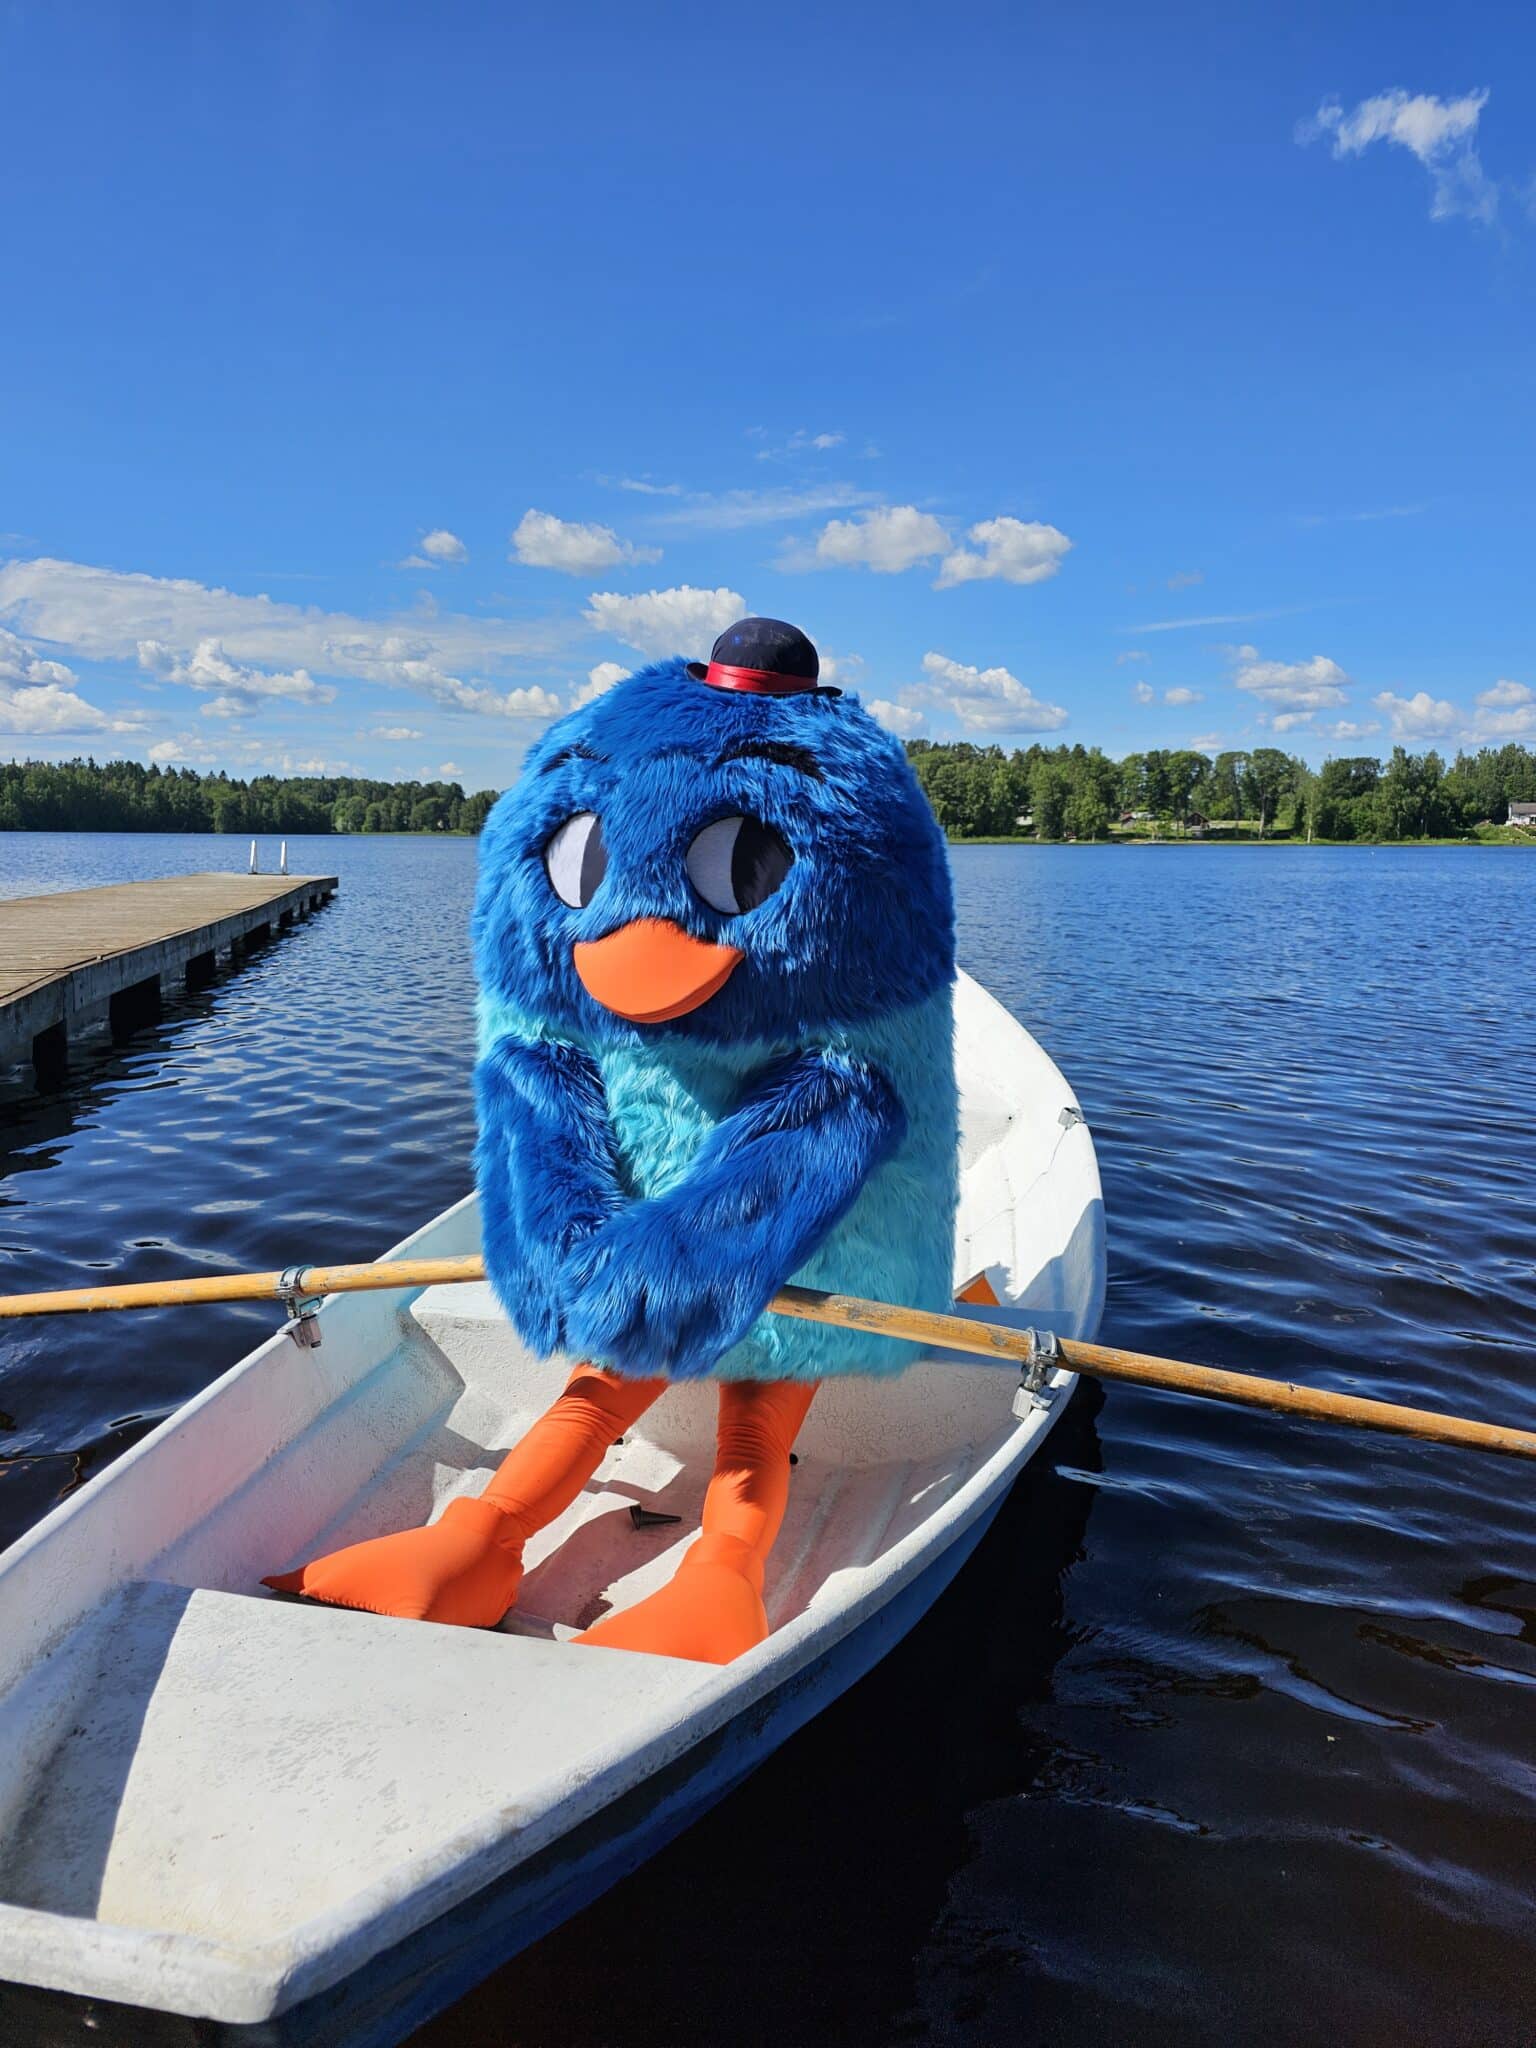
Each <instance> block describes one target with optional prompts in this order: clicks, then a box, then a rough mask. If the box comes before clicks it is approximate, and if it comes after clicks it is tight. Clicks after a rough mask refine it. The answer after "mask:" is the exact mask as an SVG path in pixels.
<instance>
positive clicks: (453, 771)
mask: <svg viewBox="0 0 1536 2048" xmlns="http://www.w3.org/2000/svg"><path fill="white" fill-rule="evenodd" d="M437 772H438V774H439V775H441V776H442V777H443V778H444V780H445V781H448V782H452V781H454V780H456V778H457V777H459V776H460V775H462V774H463V773H464V770H463V769H462V768H461V767H460V766H459V764H458V762H457V761H439V762H438V764H437Z"/></svg>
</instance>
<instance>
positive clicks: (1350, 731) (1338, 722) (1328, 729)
mask: <svg viewBox="0 0 1536 2048" xmlns="http://www.w3.org/2000/svg"><path fill="white" fill-rule="evenodd" d="M1275 722H1276V724H1278V723H1279V720H1278V719H1277V720H1276V721H1275ZM1312 730H1313V732H1314V733H1316V735H1317V737H1318V738H1319V739H1324V740H1364V739H1369V738H1370V736H1371V734H1372V733H1373V732H1380V731H1381V721H1380V720H1379V719H1375V718H1370V719H1367V720H1365V722H1364V723H1363V724H1362V723H1360V722H1359V721H1358V720H1356V719H1352V718H1338V719H1335V720H1334V722H1333V724H1332V725H1314V726H1313V728H1312Z"/></svg>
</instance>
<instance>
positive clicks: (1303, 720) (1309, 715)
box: [1259, 711, 1317, 732]
mask: <svg viewBox="0 0 1536 2048" xmlns="http://www.w3.org/2000/svg"><path fill="white" fill-rule="evenodd" d="M1316 716H1317V713H1316V712H1315V711H1277V712H1275V713H1274V715H1273V716H1272V717H1266V716H1265V714H1264V713H1263V712H1262V711H1261V712H1260V713H1259V723H1260V725H1267V726H1268V727H1269V729H1270V731H1271V732H1290V731H1292V730H1293V728H1294V727H1296V726H1298V725H1310V724H1311V723H1312V721H1313V719H1314V718H1315V717H1316Z"/></svg>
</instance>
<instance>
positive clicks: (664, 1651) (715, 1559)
mask: <svg viewBox="0 0 1536 2048" xmlns="http://www.w3.org/2000/svg"><path fill="white" fill-rule="evenodd" d="M767 1634H768V1616H767V1613H766V1612H765V1611H764V1608H763V1561H762V1559H761V1557H759V1555H758V1553H757V1552H756V1551H755V1550H754V1549H753V1548H752V1546H751V1545H750V1544H748V1543H744V1542H743V1541H741V1539H740V1538H739V1537H734V1536H711V1535H703V1536H700V1537H699V1539H698V1541H697V1542H696V1543H695V1544H694V1545H693V1547H692V1548H691V1549H690V1550H689V1551H688V1553H687V1555H686V1556H685V1557H684V1558H683V1560H682V1562H681V1564H679V1566H678V1568H677V1573H676V1576H675V1577H674V1578H673V1580H672V1582H671V1584H670V1585H666V1586H663V1587H662V1588H661V1589H660V1590H659V1591H658V1592H655V1593H652V1594H651V1595H650V1596H649V1597H648V1598H647V1599H644V1600H640V1601H637V1602H636V1604H635V1605H634V1606H633V1607H627V1608H625V1609H624V1610H623V1612H622V1613H619V1614H610V1615H607V1616H606V1617H605V1618H604V1619H603V1620H602V1621H599V1622H597V1623H595V1624H594V1626H593V1627H591V1628H589V1629H586V1630H584V1631H583V1632H582V1634H581V1635H579V1636H576V1637H575V1638H574V1640H575V1641H576V1642H578V1643H587V1644H592V1645H593V1646H595V1647H596V1648H598V1649H602V1650H640V1651H643V1652H645V1653H646V1654H648V1655H650V1656H653V1657H687V1658H691V1659H693V1660H694V1661H695V1662H697V1663H700V1664H729V1663H730V1662H731V1660H732V1659H733V1658H735V1657H739V1656H741V1654H742V1653H743V1651H746V1650H750V1649H752V1648H753V1647H754V1646H755V1645H756V1644H758V1643H760V1642H762V1641H763V1640H764V1639H765V1638H766V1636H767Z"/></svg>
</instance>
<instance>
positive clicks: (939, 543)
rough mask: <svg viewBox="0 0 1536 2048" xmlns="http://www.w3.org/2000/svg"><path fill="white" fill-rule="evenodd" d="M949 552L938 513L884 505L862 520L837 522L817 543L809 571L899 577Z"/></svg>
mask: <svg viewBox="0 0 1536 2048" xmlns="http://www.w3.org/2000/svg"><path fill="white" fill-rule="evenodd" d="M948 546H949V535H948V534H947V533H946V532H945V530H944V528H943V527H942V526H941V525H940V524H939V522H938V520H937V519H935V518H934V517H933V515H932V513H929V512H919V511H918V509H917V507H916V506H915V505H882V506H880V507H879V508H878V509H877V510H875V511H873V512H866V513H864V514H863V515H862V517H860V518H858V519H833V520H829V521H828V523H827V524H826V525H825V526H824V527H823V528H822V530H821V532H820V533H819V534H818V535H817V537H816V548H815V553H814V555H813V557H812V558H811V562H810V563H807V564H806V566H811V565H812V564H814V566H816V567H818V568H840V569H860V568H862V569H872V570H874V572H875V574H876V575H878V576H897V575H900V573H901V572H902V570H904V569H911V568H914V567H915V566H916V564H917V563H919V562H927V561H931V560H932V559H933V557H934V556H935V555H938V554H942V553H943V552H944V550H945V549H946V548H947V547H948Z"/></svg>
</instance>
